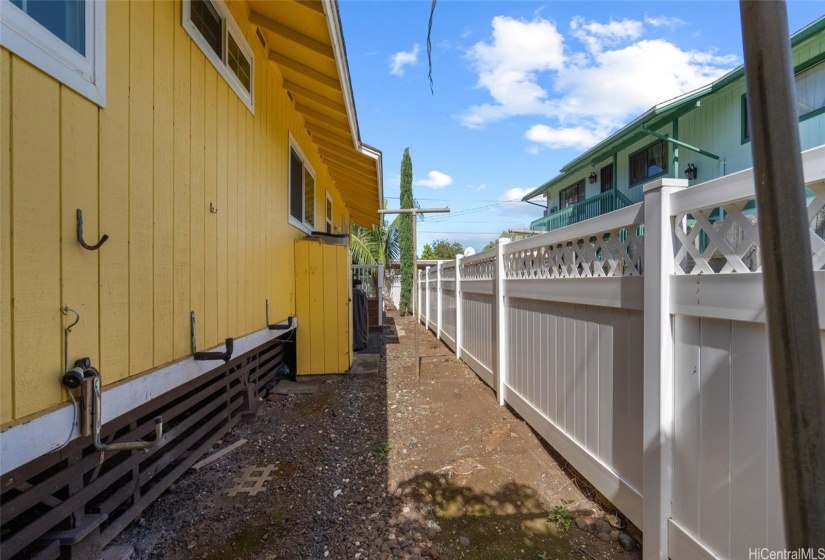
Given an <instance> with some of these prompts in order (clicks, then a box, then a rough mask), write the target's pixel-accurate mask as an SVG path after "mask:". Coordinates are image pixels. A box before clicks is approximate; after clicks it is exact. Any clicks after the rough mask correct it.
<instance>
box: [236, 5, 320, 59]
mask: <svg viewBox="0 0 825 560" xmlns="http://www.w3.org/2000/svg"><path fill="white" fill-rule="evenodd" d="M249 22H250V23H252V24H253V25H257V26H258V27H263V28H264V29H266V30H267V31H271V32H272V33H274V34H275V35H277V36H279V37H281V38H283V39H286V40H287V41H289V42H291V43H294V44H296V45H300V46H302V47H304V48H306V49H309V50H311V51H312V52H314V53H317V54H319V55H321V56H323V57H324V58H328V59H330V60H335V53H334V52H333V50H332V47H330V46H329V45H325V44H324V43H322V42H320V41H316V40H315V39H313V38H312V37H310V36H308V35H304V34H303V33H301V32H300V31H296V30H294V29H292V28H291V27H287V26H286V25H284V24H282V23H278V22H277V21H274V20H271V19H269V18H268V17H266V16H264V15H261V14H259V13H258V12H249Z"/></svg>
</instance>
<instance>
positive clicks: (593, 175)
mask: <svg viewBox="0 0 825 560" xmlns="http://www.w3.org/2000/svg"><path fill="white" fill-rule="evenodd" d="M587 180H588V181H590V183H595V182H596V173H595V172H593V171H591V172H590V175H588V176H587Z"/></svg>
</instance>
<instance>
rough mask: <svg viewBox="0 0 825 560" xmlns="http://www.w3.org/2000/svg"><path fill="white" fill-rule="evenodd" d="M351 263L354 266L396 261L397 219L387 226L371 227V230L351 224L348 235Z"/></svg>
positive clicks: (397, 251) (397, 252) (397, 250)
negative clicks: (350, 231) (350, 230)
mask: <svg viewBox="0 0 825 560" xmlns="http://www.w3.org/2000/svg"><path fill="white" fill-rule="evenodd" d="M350 249H351V250H352V261H353V263H355V264H383V265H386V264H387V263H388V262H389V261H391V260H394V259H397V258H398V255H399V248H398V217H396V218H395V220H393V222H392V223H391V224H390V225H389V226H386V225H383V224H382V225H380V226H373V227H372V229H368V228H365V227H361V226H359V225H357V224H353V226H352V233H351V235H350Z"/></svg>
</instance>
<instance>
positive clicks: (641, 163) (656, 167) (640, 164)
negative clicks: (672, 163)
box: [630, 140, 667, 185]
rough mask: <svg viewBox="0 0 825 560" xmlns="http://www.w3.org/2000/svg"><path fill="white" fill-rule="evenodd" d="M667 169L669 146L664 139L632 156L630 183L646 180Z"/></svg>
mask: <svg viewBox="0 0 825 560" xmlns="http://www.w3.org/2000/svg"><path fill="white" fill-rule="evenodd" d="M666 171H667V146H666V145H665V141H664V140H660V141H659V142H656V143H655V144H651V145H650V146H648V147H647V148H645V149H643V150H640V151H638V152H636V153H635V154H633V155H632V156H630V184H631V185H632V184H635V183H638V182H639V181H644V180H645V179H649V178H650V177H655V176H657V175H661V174H662V173H665V172H666Z"/></svg>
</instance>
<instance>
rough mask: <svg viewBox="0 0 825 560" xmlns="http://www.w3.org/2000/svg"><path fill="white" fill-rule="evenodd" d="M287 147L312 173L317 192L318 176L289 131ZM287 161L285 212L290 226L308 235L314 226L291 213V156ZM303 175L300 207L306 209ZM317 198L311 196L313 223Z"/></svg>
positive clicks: (316, 214)
mask: <svg viewBox="0 0 825 560" xmlns="http://www.w3.org/2000/svg"><path fill="white" fill-rule="evenodd" d="M289 149H290V150H294V151H295V153H296V154H297V155H298V157H299V158H300V160H301V164H302V165H303V166H304V169H306V170H309V174H310V175H312V179H313V180H314V182H315V189H316V193H314V194H317V189H318V176H317V175H315V169H314V168H313V167H312V164H310V163H309V159H307V157H306V155H304V151H303V150H302V149H301V147H300V146H299V145H298V142H296V141H295V138H294V137H293V136H292V133H291V132H290V133H289ZM288 161H289V164H288V165H287V185H288V192H289V196H288V200H287V205H286V214H287V217H288V218H289V223H290V224H291V225H292V226H294V227H296V228H298V229H300V230H301V231H303V232H304V233H306V234H307V235H309V234H311V233H312V230H313V228H314V226H311V225H310V224H309V223H307V222H306V221H303V220H298V219H297V218H295V217H294V216H293V215H292V157H291V156H289V160H288ZM303 177H304V175H303V173H302V174H301V208H303V209H304V210H305V211H306V208H305V203H306V184H305V183H304V182H303ZM317 198H318V197H317V196H313V197H312V217H313V220H312V221H313V223H316V222H317V218H318V208H317V206H318V205H317ZM324 217H326V214H324ZM304 219H306V216H304Z"/></svg>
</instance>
